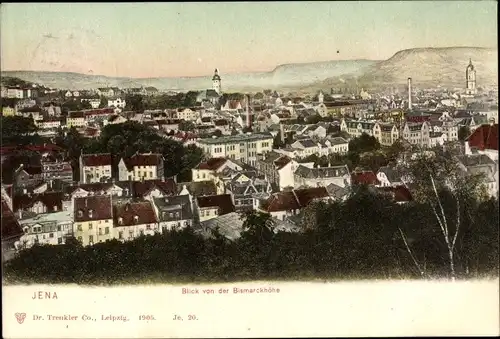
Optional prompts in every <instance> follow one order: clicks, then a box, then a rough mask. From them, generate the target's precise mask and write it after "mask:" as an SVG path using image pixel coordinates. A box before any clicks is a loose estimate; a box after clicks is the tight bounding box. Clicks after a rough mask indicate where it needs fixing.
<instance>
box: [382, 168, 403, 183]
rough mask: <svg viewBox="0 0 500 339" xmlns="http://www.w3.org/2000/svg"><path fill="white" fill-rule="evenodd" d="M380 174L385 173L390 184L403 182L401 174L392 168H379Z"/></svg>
mask: <svg viewBox="0 0 500 339" xmlns="http://www.w3.org/2000/svg"><path fill="white" fill-rule="evenodd" d="M378 172H381V173H384V174H385V176H386V177H387V180H389V181H390V182H399V181H401V173H399V171H397V170H396V169H394V168H392V167H390V166H382V167H380V168H379V170H378Z"/></svg>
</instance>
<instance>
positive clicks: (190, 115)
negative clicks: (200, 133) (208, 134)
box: [174, 108, 201, 121]
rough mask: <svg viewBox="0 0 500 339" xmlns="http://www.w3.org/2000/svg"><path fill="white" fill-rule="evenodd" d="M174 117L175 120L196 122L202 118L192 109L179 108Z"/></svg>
mask: <svg viewBox="0 0 500 339" xmlns="http://www.w3.org/2000/svg"><path fill="white" fill-rule="evenodd" d="M174 115H175V116H174V119H180V120H185V121H196V120H198V119H199V118H200V116H201V115H200V112H198V111H195V110H192V109H190V108H178V109H177V110H176V112H175V114H174Z"/></svg>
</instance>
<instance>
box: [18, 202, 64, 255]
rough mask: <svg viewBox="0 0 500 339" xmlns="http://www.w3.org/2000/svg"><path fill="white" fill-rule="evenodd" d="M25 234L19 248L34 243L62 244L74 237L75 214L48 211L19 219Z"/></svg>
mask: <svg viewBox="0 0 500 339" xmlns="http://www.w3.org/2000/svg"><path fill="white" fill-rule="evenodd" d="M19 224H20V226H21V227H22V229H23V231H24V235H23V236H22V237H21V239H19V242H20V244H19V248H20V249H25V248H30V247H32V246H33V245H61V244H65V243H66V241H67V240H68V238H71V237H73V216H72V212H70V211H59V212H54V213H47V214H43V215H40V216H35V217H33V218H27V219H22V220H20V221H19Z"/></svg>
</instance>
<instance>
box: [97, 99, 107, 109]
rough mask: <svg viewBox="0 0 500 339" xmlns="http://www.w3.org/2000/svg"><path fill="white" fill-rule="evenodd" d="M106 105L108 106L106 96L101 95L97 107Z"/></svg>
mask: <svg viewBox="0 0 500 339" xmlns="http://www.w3.org/2000/svg"><path fill="white" fill-rule="evenodd" d="M106 107H108V99H107V98H106V97H101V102H100V103H99V108H106Z"/></svg>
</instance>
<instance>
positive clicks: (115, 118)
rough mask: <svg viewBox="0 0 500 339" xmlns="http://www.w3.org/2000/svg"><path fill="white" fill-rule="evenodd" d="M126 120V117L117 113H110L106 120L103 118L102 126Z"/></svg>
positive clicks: (121, 122)
mask: <svg viewBox="0 0 500 339" xmlns="http://www.w3.org/2000/svg"><path fill="white" fill-rule="evenodd" d="M125 122H127V119H126V118H124V117H122V116H121V115H118V114H113V115H110V116H109V117H108V118H107V119H106V120H104V126H106V125H117V124H123V123H125Z"/></svg>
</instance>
